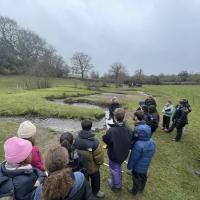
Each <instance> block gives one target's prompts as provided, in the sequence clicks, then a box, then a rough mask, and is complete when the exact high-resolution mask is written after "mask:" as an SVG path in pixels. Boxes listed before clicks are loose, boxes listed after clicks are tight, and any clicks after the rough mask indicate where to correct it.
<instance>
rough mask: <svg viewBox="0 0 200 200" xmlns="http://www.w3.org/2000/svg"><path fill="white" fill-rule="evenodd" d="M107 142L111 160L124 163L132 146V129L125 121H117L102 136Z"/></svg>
mask: <svg viewBox="0 0 200 200" xmlns="http://www.w3.org/2000/svg"><path fill="white" fill-rule="evenodd" d="M102 138H103V141H104V142H105V143H106V144H107V148H108V151H107V154H108V157H109V159H110V160H111V161H113V162H116V163H119V164H121V163H123V162H124V160H126V158H127V156H128V153H129V149H130V147H131V139H132V130H131V129H130V128H129V127H128V126H126V125H125V123H117V124H116V126H115V127H111V128H110V129H109V130H108V131H107V132H106V134H105V135H104V136H103V137H102Z"/></svg>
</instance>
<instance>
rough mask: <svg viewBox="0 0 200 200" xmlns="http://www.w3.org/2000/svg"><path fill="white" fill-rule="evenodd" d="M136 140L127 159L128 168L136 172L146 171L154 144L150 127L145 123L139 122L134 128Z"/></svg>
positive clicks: (154, 147) (153, 150)
mask: <svg viewBox="0 0 200 200" xmlns="http://www.w3.org/2000/svg"><path fill="white" fill-rule="evenodd" d="M135 131H136V132H137V141H136V142H135V144H134V145H133V147H132V151H131V155H130V157H129V161H128V166H127V167H128V169H129V170H134V171H136V172H138V173H147V171H148V168H149V165H150V163H151V160H152V158H153V155H154V153H155V149H156V145H155V142H154V141H153V139H152V138H151V128H150V127H149V126H148V125H146V124H140V125H138V126H137V127H136V128H135Z"/></svg>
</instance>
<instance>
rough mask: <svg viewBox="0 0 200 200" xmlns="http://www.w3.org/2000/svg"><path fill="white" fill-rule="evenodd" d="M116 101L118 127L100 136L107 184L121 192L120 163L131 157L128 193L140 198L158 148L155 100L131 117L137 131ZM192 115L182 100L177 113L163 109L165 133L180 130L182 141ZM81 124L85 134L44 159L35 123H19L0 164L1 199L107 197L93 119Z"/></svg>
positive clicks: (69, 138) (63, 141)
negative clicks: (153, 137)
mask: <svg viewBox="0 0 200 200" xmlns="http://www.w3.org/2000/svg"><path fill="white" fill-rule="evenodd" d="M113 103H114V104H115V105H114V106H113V108H112V109H110V111H111V112H112V114H111V115H110V117H111V118H113V120H114V125H113V126H112V127H110V128H109V129H108V130H107V132H106V134H104V135H103V136H102V140H103V142H104V143H105V144H106V148H107V155H108V159H109V170H110V178H108V185H109V187H110V188H111V189H112V190H113V191H114V192H118V191H120V190H121V188H122V164H123V163H124V162H125V161H126V160H127V159H128V164H127V168H128V170H129V171H130V172H131V174H132V181H133V185H132V186H131V187H130V188H127V190H128V192H130V193H131V194H133V195H136V194H138V193H139V192H143V190H144V188H145V184H146V182H147V172H148V168H149V165H150V163H151V160H152V158H153V155H154V153H155V150H156V145H155V142H154V140H153V139H152V134H153V132H155V130H156V129H157V128H158V124H159V115H158V113H157V110H156V102H155V100H154V99H153V98H152V97H150V98H148V99H147V100H146V101H144V102H140V108H138V110H137V111H136V112H135V113H134V116H133V120H134V121H135V128H134V130H132V129H131V128H129V127H128V126H127V124H126V123H125V121H124V118H125V110H124V109H123V108H120V106H119V102H118V99H116V98H115V99H114V100H113ZM183 112H184V113H183ZM189 112H191V108H190V106H189V104H188V103H186V102H185V101H183V100H182V101H180V102H179V105H178V106H176V110H175V112H174V111H173V106H172V103H171V102H170V101H168V102H167V104H166V105H165V107H164V108H163V124H162V129H163V130H165V131H166V132H170V131H172V130H173V128H175V127H176V128H177V137H176V141H178V140H180V138H181V134H180V132H181V131H180V129H181V128H182V127H183V126H184V125H185V124H186V123H187V114H188V113H189ZM173 113H174V115H173V123H172V126H171V127H170V125H169V122H170V118H171V116H172V114H173ZM81 126H82V130H81V131H80V132H79V133H78V136H77V137H76V138H74V137H73V135H72V134H71V133H68V132H67V133H63V134H62V135H61V136H60V142H59V144H57V145H54V146H52V147H50V148H49V149H48V150H47V152H46V153H45V156H44V161H43V158H42V155H41V153H40V150H39V148H38V146H37V145H36V143H35V135H36V127H35V125H34V124H32V123H31V122H30V121H25V122H23V123H21V124H20V126H19V128H18V131H17V136H15V137H11V138H9V139H7V140H6V141H5V143H4V153H5V161H4V162H3V163H2V164H1V165H0V199H1V198H4V199H5V198H7V199H15V200H22V199H23V200H30V199H33V200H40V199H43V200H58V199H59V200H64V199H69V200H79V199H80V200H92V199H94V196H95V197H97V198H103V197H104V196H105V194H104V192H102V191H101V190H100V188H101V187H100V180H101V176H100V166H101V165H102V164H103V163H104V154H103V150H102V147H101V144H100V142H99V140H98V139H97V138H96V137H95V134H93V133H92V131H91V128H92V121H91V120H83V121H82V122H81ZM178 130H179V131H178ZM89 182H90V184H89Z"/></svg>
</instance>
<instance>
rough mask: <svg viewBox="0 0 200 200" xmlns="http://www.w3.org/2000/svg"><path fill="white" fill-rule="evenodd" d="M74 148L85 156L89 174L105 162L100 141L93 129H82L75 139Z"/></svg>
mask: <svg viewBox="0 0 200 200" xmlns="http://www.w3.org/2000/svg"><path fill="white" fill-rule="evenodd" d="M74 148H76V149H77V150H78V152H79V153H80V154H81V155H82V156H83V158H84V165H85V166H84V167H85V168H86V170H87V173H88V174H89V175H91V174H93V173H95V172H97V171H98V170H99V168H100V165H102V164H103V161H104V155H103V151H102V148H101V145H100V143H99V141H98V140H97V139H96V138H95V135H94V134H93V133H92V132H91V131H85V130H82V131H80V132H79V135H78V137H77V138H76V139H75V142H74Z"/></svg>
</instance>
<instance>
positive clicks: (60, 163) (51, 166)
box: [42, 145, 73, 200]
mask: <svg viewBox="0 0 200 200" xmlns="http://www.w3.org/2000/svg"><path fill="white" fill-rule="evenodd" d="M68 163H69V155H68V151H67V149H66V148H64V147H62V146H59V145H56V146H53V147H51V148H50V149H49V150H48V151H47V153H46V155H45V165H46V168H47V170H48V172H49V176H48V177H47V179H46V181H45V183H44V188H43V196H42V199H43V200H61V199H64V198H65V197H66V196H67V194H68V193H69V191H70V189H71V188H72V186H73V180H72V176H71V169H68V168H66V166H67V164H68Z"/></svg>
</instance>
